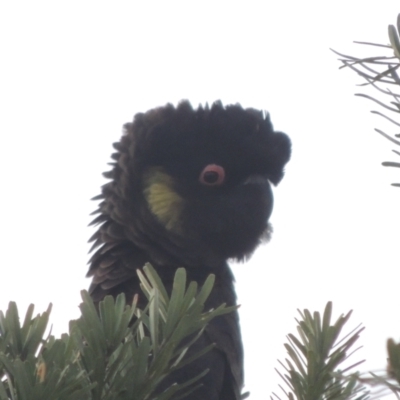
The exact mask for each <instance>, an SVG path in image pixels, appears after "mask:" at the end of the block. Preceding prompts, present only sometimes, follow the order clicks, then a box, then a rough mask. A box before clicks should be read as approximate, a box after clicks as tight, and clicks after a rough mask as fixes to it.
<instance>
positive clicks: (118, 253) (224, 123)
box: [88, 101, 290, 400]
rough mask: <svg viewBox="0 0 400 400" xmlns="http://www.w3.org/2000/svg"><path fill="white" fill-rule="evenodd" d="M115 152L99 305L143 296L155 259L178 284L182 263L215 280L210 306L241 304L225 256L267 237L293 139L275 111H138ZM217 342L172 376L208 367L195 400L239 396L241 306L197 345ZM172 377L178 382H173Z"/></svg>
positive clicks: (98, 268)
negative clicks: (276, 122) (141, 273)
mask: <svg viewBox="0 0 400 400" xmlns="http://www.w3.org/2000/svg"><path fill="white" fill-rule="evenodd" d="M124 128H125V133H124V135H123V136H122V138H121V140H120V142H118V143H115V144H114V148H115V149H116V150H117V152H116V153H114V154H113V155H112V158H113V160H114V162H113V163H112V169H111V171H109V172H107V173H105V176H106V177H107V178H109V179H111V180H110V182H108V183H107V184H105V185H104V186H103V187H102V193H101V195H100V196H97V198H95V199H99V200H101V202H100V205H99V208H98V210H97V211H96V213H98V214H99V215H98V216H97V217H96V218H95V220H94V221H93V224H100V227H99V228H98V230H97V232H96V233H95V234H94V235H93V237H92V239H91V240H92V241H94V244H93V248H92V249H94V250H95V253H94V255H93V257H92V259H91V260H90V269H89V272H88V276H91V277H93V280H92V284H91V286H90V293H91V296H92V297H93V299H94V301H96V302H98V301H100V300H101V299H103V297H104V296H106V295H108V294H111V295H113V296H116V295H118V294H119V293H121V292H123V293H125V294H126V295H127V297H128V299H130V298H132V297H133V295H134V294H135V293H140V287H139V280H138V278H137V275H136V269H137V268H141V267H142V266H143V265H144V263H145V262H150V263H151V264H152V265H153V266H154V268H155V269H156V270H157V272H158V273H159V274H160V276H161V278H162V280H163V283H164V284H165V285H166V287H167V289H169V290H170V289H171V283H172V279H173V276H174V273H175V270H176V268H178V267H181V266H183V267H185V268H186V270H187V274H188V280H195V281H197V282H199V283H200V284H202V283H203V282H204V280H205V278H206V277H207V275H208V274H210V273H213V274H215V275H216V283H215V287H214V289H213V292H212V293H211V296H210V298H209V300H208V304H207V307H208V308H215V307H217V306H219V305H220V304H222V303H227V305H234V304H236V295H235V291H234V286H233V282H234V279H233V276H232V273H231V271H230V269H229V267H228V264H227V259H229V258H234V259H238V260H243V259H245V258H247V257H249V256H250V255H251V253H252V252H253V251H254V249H255V248H256V247H257V246H258V244H259V243H260V242H261V241H263V240H265V239H268V238H269V236H270V225H269V222H268V219H269V217H270V215H271V212H272V204H273V197H272V191H271V187H270V182H271V183H273V184H275V185H276V184H277V183H278V182H279V181H280V180H281V179H282V177H283V167H284V165H285V164H286V162H287V161H288V160H289V157H290V140H289V138H288V137H287V136H286V135H285V134H283V133H280V132H274V130H273V127H272V125H271V122H270V119H269V116H268V115H265V114H264V113H262V112H260V111H257V110H254V109H246V110H245V109H243V108H242V107H241V106H240V105H230V106H226V107H223V106H222V104H221V103H220V102H216V103H214V104H213V105H212V106H211V108H208V107H205V108H202V107H199V108H198V109H197V110H193V108H192V107H191V105H190V104H189V102H187V101H182V102H181V103H180V104H179V105H178V106H177V107H176V108H175V107H174V106H172V105H170V104H168V105H167V106H165V107H160V108H156V109H153V110H150V111H148V112H146V113H144V114H137V115H136V116H135V118H134V121H133V123H128V124H126V125H125V127H124ZM210 343H216V348H215V349H214V350H212V351H211V352H209V353H207V354H206V355H205V356H203V357H201V358H200V359H198V360H197V361H195V362H193V363H192V364H191V365H190V366H188V367H187V368H184V371H177V373H176V374H175V376H174V379H176V380H177V381H180V380H187V379H188V378H189V377H192V376H194V375H195V374H197V373H199V372H201V371H203V370H204V369H205V368H211V370H210V372H209V373H208V374H207V375H206V376H205V377H204V378H203V380H202V382H203V386H202V387H201V388H200V389H198V390H197V391H195V392H194V393H192V394H191V395H189V397H188V399H192V400H194V399H202V400H204V399H207V400H236V399H239V398H240V392H241V389H242V386H243V365H242V364H243V353H242V343H241V337H240V329H239V322H238V315H237V313H236V312H234V313H230V314H228V315H225V316H221V317H218V318H216V319H214V320H213V321H212V322H211V323H210V324H209V325H208V326H207V328H206V331H205V332H204V334H203V336H202V338H201V339H200V340H199V341H197V342H196V344H195V349H194V350H196V349H197V350H198V349H199V348H201V347H204V346H206V345H207V344H210ZM170 383H171V382H170Z"/></svg>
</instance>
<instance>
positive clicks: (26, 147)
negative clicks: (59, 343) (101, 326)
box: [0, 0, 400, 400]
mask: <svg viewBox="0 0 400 400" xmlns="http://www.w3.org/2000/svg"><path fill="white" fill-rule="evenodd" d="M7 3H8V4H6V2H2V3H1V5H0V57H1V62H0V163H1V169H0V171H1V189H0V195H1V200H0V205H1V225H0V227H1V229H0V235H1V241H0V243H1V248H0V250H1V253H0V254H1V258H0V260H1V265H2V269H1V284H0V308H1V309H5V308H6V306H7V304H8V301H10V300H15V301H17V303H18V305H19V306H20V308H21V309H22V310H24V309H25V308H26V306H27V305H28V304H29V303H31V302H33V303H34V304H35V305H36V306H37V310H38V311H42V310H44V309H45V308H46V307H47V304H48V303H49V302H52V303H53V304H54V309H53V316H52V323H53V324H54V328H53V330H54V332H55V333H56V334H57V335H58V334H60V333H61V332H64V331H66V330H67V323H68V321H69V320H70V319H72V318H76V317H77V315H78V308H77V306H78V304H79V302H80V295H79V291H80V290H81V289H83V288H87V287H88V285H89V281H88V280H85V278H84V275H85V273H86V269H87V267H86V262H87V260H88V256H87V251H88V249H89V246H88V244H87V243H86V241H87V239H88V238H89V236H90V235H91V234H92V230H90V229H89V228H87V224H88V223H89V221H90V217H89V213H90V212H91V211H93V210H94V209H95V207H96V205H95V204H94V203H93V202H90V201H89V199H90V198H91V197H93V196H95V195H97V194H98V193H99V187H100V185H101V184H103V183H104V180H103V178H102V177H101V172H103V171H104V170H106V169H107V166H106V163H107V162H108V161H109V155H110V154H111V151H112V148H111V143H112V142H114V141H117V140H118V139H119V137H120V133H121V127H122V124H123V123H125V122H127V121H130V120H132V117H133V115H134V114H135V113H136V112H140V111H146V110H147V109H149V108H152V107H155V106H159V105H164V104H165V103H166V102H173V103H177V102H178V101H179V100H180V99H183V98H186V99H189V100H191V101H192V103H193V104H194V105H197V104H198V103H204V102H206V101H208V102H212V101H214V100H216V99H221V100H222V101H223V102H224V103H225V104H229V103H232V102H234V103H236V102H240V103H241V104H242V105H243V106H246V107H249V106H251V107H256V108H261V109H266V110H268V111H269V112H270V113H271V118H272V121H273V123H274V126H275V128H276V129H278V130H282V131H284V132H287V133H288V134H289V135H290V136H291V138H292V141H293V157H292V160H291V161H290V163H289V165H288V167H287V169H286V177H285V178H284V180H283V181H282V183H281V184H280V185H279V186H278V188H277V189H276V190H275V199H276V203H275V204H276V205H275V210H274V213H273V216H272V220H271V221H272V223H273V225H274V230H275V233H274V236H273V239H272V241H271V243H270V244H268V245H267V246H264V247H263V248H260V249H259V250H258V251H257V252H256V254H255V255H254V256H253V258H252V259H251V261H250V262H249V263H247V264H245V265H235V266H234V272H235V274H236V278H237V292H238V296H239V302H240V303H241V304H242V307H241V309H240V312H241V321H242V331H243V339H244V345H245V352H246V365H245V369H246V383H247V387H246V388H247V389H248V390H250V391H251V393H252V397H251V398H252V399H255V400H258V399H267V398H269V395H270V393H271V392H272V391H277V390H278V382H279V379H278V377H277V374H276V373H275V371H274V368H275V367H277V366H278V363H277V361H276V360H277V359H278V358H279V359H284V357H285V350H284V348H283V342H284V341H285V335H286V334H287V333H289V332H293V333H295V326H296V324H295V321H294V317H295V316H297V311H296V309H297V308H301V309H303V308H309V309H310V310H312V311H313V310H319V311H323V308H324V306H325V304H326V302H327V301H328V300H332V301H333V305H334V312H335V318H336V317H337V316H338V315H339V314H340V313H346V312H347V311H349V310H350V309H353V310H354V314H353V317H352V319H351V320H350V323H349V328H350V327H354V326H356V325H357V324H358V323H360V322H362V323H363V324H364V325H365V326H366V328H367V329H366V330H365V332H364V333H363V334H362V338H361V340H360V344H363V346H364V348H363V349H362V350H361V351H360V352H359V354H358V356H354V357H355V358H354V361H357V359H358V358H363V357H365V358H367V360H368V361H367V363H366V364H365V365H364V367H363V370H367V369H379V368H384V367H385V365H386V353H385V342H386V339H387V338H388V337H394V338H395V339H396V340H398V339H399V338H400V313H399V303H400V296H399V252H398V249H399V238H400V231H399V226H400V212H399V207H398V204H399V200H400V189H398V188H394V187H391V186H390V183H392V182H400V173H399V170H398V169H389V168H384V167H381V166H380V163H381V162H382V161H387V160H393V161H399V160H398V156H396V155H395V154H393V153H391V151H390V150H391V149H392V148H393V147H394V145H392V144H391V143H389V142H388V141H386V140H385V139H384V138H382V137H381V136H380V135H378V134H377V133H375V132H374V130H373V128H374V127H379V128H382V129H383V128H385V127H386V129H384V130H386V131H387V132H388V133H397V132H396V131H395V127H394V126H391V125H385V124H384V121H383V120H381V119H379V118H378V117H374V116H372V114H370V113H369V110H371V109H373V108H376V107H375V105H374V104H373V103H372V102H368V101H367V100H365V99H362V98H358V97H354V96H353V94H354V92H355V91H357V90H358V89H357V88H356V87H355V84H356V83H361V82H362V80H361V78H358V77H357V76H356V74H355V73H353V72H352V71H349V70H340V71H339V70H338V67H339V66H340V63H339V62H338V61H337V56H336V55H335V54H334V53H332V52H331V51H330V50H329V48H334V49H336V50H338V51H341V52H344V53H348V54H349V53H350V54H352V55H360V54H365V53H366V54H367V55H371V56H372V55H377V54H380V52H381V50H380V49H379V48H367V49H363V48H362V47H361V46H359V45H354V44H352V41H353V40H361V41H371V42H380V43H387V42H388V39H387V25H388V24H389V23H395V21H396V16H397V13H398V12H400V7H399V5H398V2H397V1H394V0H384V1H381V2H366V1H365V0H364V1H355V0H354V1H351V0H348V1H333V2H321V1H297V0H287V1H283V0H271V1H251V0H246V1H216V0H214V1H202V2H193V1H182V2H178V1H147V2H146V3H145V5H142V3H144V2H141V1H140V2H139V1H130V2H128V1H113V2H111V1H109V2H105V1H96V2H94V1H68V2H58V1H48V2H44V1H34V2H33V1H14V2H7ZM371 93H372V94H375V93H374V92H371ZM396 157H397V160H396ZM357 357H358V358H357Z"/></svg>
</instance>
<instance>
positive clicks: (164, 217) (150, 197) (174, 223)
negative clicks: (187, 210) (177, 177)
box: [143, 167, 184, 231]
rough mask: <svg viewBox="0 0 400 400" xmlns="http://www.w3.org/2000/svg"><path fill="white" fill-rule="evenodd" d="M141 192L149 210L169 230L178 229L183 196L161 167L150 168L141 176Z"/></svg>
mask: <svg viewBox="0 0 400 400" xmlns="http://www.w3.org/2000/svg"><path fill="white" fill-rule="evenodd" d="M143 183H144V190H143V194H144V197H145V199H146V200H147V204H148V205H149V209H150V211H151V212H152V213H153V214H154V215H155V216H156V217H157V218H158V220H159V221H160V222H161V223H162V224H163V225H164V226H165V228H166V229H168V230H171V231H179V230H180V216H181V211H182V207H183V202H184V200H183V198H182V197H181V196H179V194H178V193H176V192H175V191H174V188H173V187H174V180H173V179H172V178H171V176H169V175H168V174H167V173H166V172H165V171H163V169H162V168H155V167H154V168H150V169H149V170H148V171H147V172H146V173H145V174H144V178H143Z"/></svg>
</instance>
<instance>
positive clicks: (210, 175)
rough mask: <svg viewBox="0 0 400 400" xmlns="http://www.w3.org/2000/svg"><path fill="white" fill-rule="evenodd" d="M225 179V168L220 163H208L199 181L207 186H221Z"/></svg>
mask: <svg viewBox="0 0 400 400" xmlns="http://www.w3.org/2000/svg"><path fill="white" fill-rule="evenodd" d="M224 180H225V170H224V168H223V167H221V166H220V165H216V164H208V165H206V166H205V167H204V169H203V171H201V173H200V176H199V182H200V183H202V184H203V185H207V186H220V185H222V183H223V182H224Z"/></svg>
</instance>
